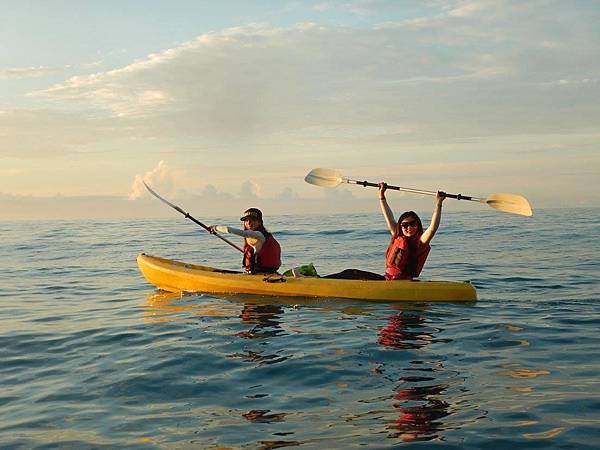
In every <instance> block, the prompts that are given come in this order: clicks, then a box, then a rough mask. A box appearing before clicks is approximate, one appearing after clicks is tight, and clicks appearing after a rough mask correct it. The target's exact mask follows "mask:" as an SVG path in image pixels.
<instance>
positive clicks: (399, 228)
mask: <svg viewBox="0 0 600 450" xmlns="http://www.w3.org/2000/svg"><path fill="white" fill-rule="evenodd" d="M409 217H412V218H413V219H415V221H416V222H417V230H418V232H419V234H423V224H422V223H421V218H420V217H419V216H418V215H417V213H416V212H414V211H406V212H403V213H402V215H401V216H400V217H399V218H398V222H397V223H396V229H395V230H394V238H397V237H398V236H404V234H403V233H402V226H401V225H400V224H401V223H402V221H403V220H404V219H407V218H409Z"/></svg>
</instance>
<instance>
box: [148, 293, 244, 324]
mask: <svg viewBox="0 0 600 450" xmlns="http://www.w3.org/2000/svg"><path fill="white" fill-rule="evenodd" d="M182 299H184V297H182V295H181V294H179V293H173V292H156V293H153V294H150V295H148V296H147V297H146V301H145V303H144V307H145V308H146V309H145V310H144V321H145V322H149V323H157V322H169V321H172V320H177V319H176V318H175V317H173V316H174V315H175V314H178V313H181V312H186V311H190V312H191V313H192V314H193V315H194V316H199V317H207V316H225V317H227V316H231V315H232V314H235V311H236V310H237V309H239V308H236V306H235V305H232V304H230V303H225V302H223V303H217V302H214V303H198V302H192V301H189V302H187V303H185V304H175V302H177V301H178V300H182ZM184 301H185V300H184Z"/></svg>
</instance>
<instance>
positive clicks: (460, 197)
mask: <svg viewBox="0 0 600 450" xmlns="http://www.w3.org/2000/svg"><path fill="white" fill-rule="evenodd" d="M343 180H344V181H345V182H346V183H349V184H358V185H360V186H363V187H367V186H369V187H376V188H378V187H379V184H377V183H371V182H369V181H358V180H350V179H347V178H343ZM387 188H388V189H392V190H394V191H402V192H412V193H414V194H425V195H437V192H433V191H423V190H421V189H412V188H405V187H400V186H392V185H390V184H388V185H387ZM446 197H447V198H454V199H456V200H470V201H473V202H480V203H481V202H485V200H484V199H481V198H477V197H470V196H468V195H462V194H446Z"/></svg>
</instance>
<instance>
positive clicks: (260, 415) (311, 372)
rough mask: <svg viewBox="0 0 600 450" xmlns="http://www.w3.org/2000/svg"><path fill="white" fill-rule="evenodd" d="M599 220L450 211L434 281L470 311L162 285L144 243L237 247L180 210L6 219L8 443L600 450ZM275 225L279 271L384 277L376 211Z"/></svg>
mask: <svg viewBox="0 0 600 450" xmlns="http://www.w3.org/2000/svg"><path fill="white" fill-rule="evenodd" d="M424 216H425V218H427V217H428V214H427V215H426V214H424ZM201 219H202V220H203V221H205V222H206V223H228V224H235V223H236V218H233V217H232V218H217V217H201ZM599 223H600V210H599V209H569V210H566V209H562V210H559V209H554V210H540V211H536V215H535V216H534V217H533V218H524V217H520V216H514V215H509V214H503V213H500V212H496V211H492V210H489V211H480V210H478V211H474V212H468V213H452V212H451V213H445V215H444V218H443V223H442V226H441V228H440V230H439V232H438V235H437V236H436V239H435V240H434V241H433V250H432V253H431V255H430V258H429V261H428V263H427V265H426V267H425V269H424V271H423V273H422V277H421V278H423V279H449V280H471V282H472V283H473V284H474V285H475V286H476V288H477V291H478V295H479V301H478V302H476V303H472V304H467V305H464V304H451V303H448V304H427V303H420V304H417V303H405V304H385V303H368V302H360V301H349V300H343V299H310V300H307V299H304V300H294V299H284V298H265V297H253V296H214V295H190V294H188V295H183V296H182V295H177V294H175V295H174V294H167V293H161V292H157V291H156V290H155V289H154V288H153V287H152V286H151V285H149V284H148V283H147V282H146V281H145V280H144V278H143V277H142V276H141V274H140V273H139V271H138V269H137V266H136V262H135V258H136V256H137V254H139V253H141V252H146V253H148V254H154V255H160V256H164V257H169V258H173V259H179V260H183V261H187V262H193V263H200V264H210V265H213V266H217V267H221V268H228V269H237V268H238V266H239V259H240V258H239V255H238V254H237V253H236V252H235V251H234V250H233V249H231V248H230V247H228V246H227V245H225V244H223V243H222V242H221V241H220V240H218V239H215V238H214V237H213V236H210V235H208V234H207V233H206V232H204V231H203V230H202V229H200V228H198V227H197V226H196V225H194V224H193V223H191V222H189V221H186V220H185V219H184V218H183V217H181V216H178V215H176V214H175V213H174V216H173V218H172V219H161V220H137V221H39V222H0V236H2V239H1V240H0V255H1V259H0V260H1V261H2V270H0V448H3V449H20V448H23V449H32V448H35V449H42V448H43V449H47V448H77V449H88V448H89V449H98V448H110V449H114V448H135V449H137V448H139V449H154V448H156V449H192V448H213V449H217V448H218V449H247V448H251V449H254V448H261V449H274V448H280V447H300V448H307V449H311V448H319V449H320V448H327V449H338V448H339V449H348V448H359V447H360V448H396V447H400V446H411V445H415V446H417V445H418V446H420V447H422V448H430V447H431V448H440V449H442V448H444V449H445V448H456V449H459V448H461V449H462V448H484V447H485V448H494V449H496V448H544V449H546V448H578V449H581V448H590V449H591V448H598V447H599V446H600V263H599V257H598V255H599V254H600V227H599ZM267 225H268V228H270V229H271V231H273V232H274V233H275V234H276V236H277V237H278V239H279V240H280V242H281V243H282V246H283V249H284V268H291V267H293V266H297V265H300V264H304V263H308V262H312V263H314V264H315V266H316V268H317V270H318V271H319V272H320V273H321V274H327V273H332V272H335V271H338V270H342V269H344V268H349V267H354V268H361V269H365V270H372V271H377V272H382V269H383V268H382V261H383V253H384V251H385V247H386V244H387V240H388V237H387V235H386V231H385V229H384V225H383V219H382V218H381V217H380V216H379V215H376V214H362V215H360V214H357V215H343V216H341V215H340V216H337V215H334V216H280V217H270V218H269V220H268V222H267ZM233 239H235V237H233Z"/></svg>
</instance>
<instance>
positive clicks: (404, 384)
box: [378, 311, 456, 442]
mask: <svg viewBox="0 0 600 450" xmlns="http://www.w3.org/2000/svg"><path fill="white" fill-rule="evenodd" d="M440 331H441V330H440V329H438V328H434V327H430V326H428V325H427V323H426V321H425V318H424V317H423V316H421V315H419V313H418V312H415V311H410V312H407V311H400V312H399V313H397V314H394V315H392V316H390V317H389V318H388V321H387V324H386V325H385V326H384V327H383V328H382V329H381V330H380V331H379V336H378V343H379V344H380V345H382V346H384V347H386V348H390V349H393V350H396V351H406V350H418V349H421V348H423V347H425V346H427V345H429V344H431V343H433V342H451V340H449V339H448V340H442V339H437V338H436V337H435V335H436V333H438V332H440ZM413 353H415V352H413ZM400 361H402V359H400ZM409 364H410V365H409V366H408V367H402V368H401V370H402V373H403V375H402V376H400V377H399V378H398V379H397V380H394V382H396V383H398V384H397V385H396V387H395V388H394V395H393V403H392V407H393V408H394V409H395V410H397V412H398V418H397V419H396V420H395V421H393V422H391V423H389V424H388V429H389V430H390V431H391V433H390V435H389V437H390V438H399V439H401V440H402V441H404V442H412V441H431V440H435V439H440V438H442V437H443V435H442V431H443V430H445V429H448V428H449V427H446V426H445V425H444V420H443V419H444V418H445V417H447V416H448V415H450V414H451V410H450V404H449V403H448V402H447V401H446V400H445V399H444V396H445V393H446V390H447V389H448V387H449V385H448V382H447V381H446V382H442V378H446V379H447V378H448V371H447V370H446V369H445V368H444V365H443V364H442V361H422V360H415V359H412V358H411V360H410V362H409ZM378 372H380V373H384V372H386V368H385V367H379V368H378ZM452 375H453V377H456V374H452Z"/></svg>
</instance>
